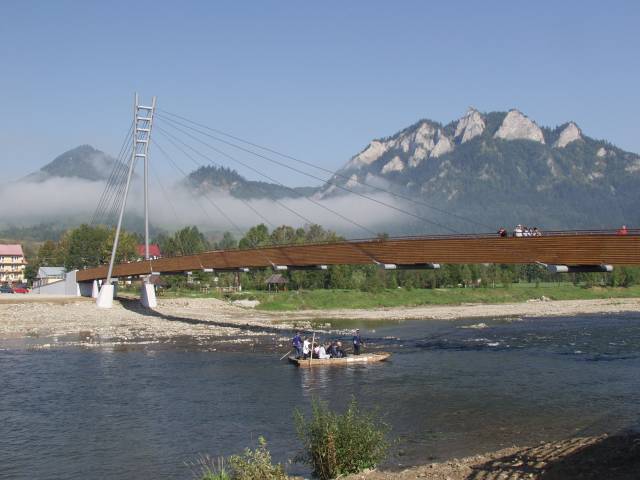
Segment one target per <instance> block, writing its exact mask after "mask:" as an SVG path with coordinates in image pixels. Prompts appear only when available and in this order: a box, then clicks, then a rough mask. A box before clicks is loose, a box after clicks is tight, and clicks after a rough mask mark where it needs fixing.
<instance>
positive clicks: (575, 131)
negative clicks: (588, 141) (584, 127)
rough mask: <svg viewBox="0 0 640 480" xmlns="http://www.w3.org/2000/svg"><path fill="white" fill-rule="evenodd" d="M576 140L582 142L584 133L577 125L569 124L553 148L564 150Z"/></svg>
mask: <svg viewBox="0 0 640 480" xmlns="http://www.w3.org/2000/svg"><path fill="white" fill-rule="evenodd" d="M576 140H582V132H581V130H580V128H578V126H577V125H576V124H575V123H573V122H569V124H568V125H567V126H566V127H564V128H563V129H562V132H560V136H559V137H558V140H556V142H555V143H554V144H553V146H554V147H557V148H564V147H566V146H567V145H569V144H570V143H571V142H575V141H576Z"/></svg>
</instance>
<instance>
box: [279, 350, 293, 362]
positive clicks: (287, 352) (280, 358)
mask: <svg viewBox="0 0 640 480" xmlns="http://www.w3.org/2000/svg"><path fill="white" fill-rule="evenodd" d="M290 353H291V350H289V351H288V352H287V353H285V354H284V355H282V357H280V360H282V359H283V358H284V357H286V356H287V355H289V354H290Z"/></svg>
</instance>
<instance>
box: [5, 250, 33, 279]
mask: <svg viewBox="0 0 640 480" xmlns="http://www.w3.org/2000/svg"><path fill="white" fill-rule="evenodd" d="M26 266H27V261H26V260H25V258H24V253H23V252H22V245H19V244H9V245H0V283H24V268H25V267H26Z"/></svg>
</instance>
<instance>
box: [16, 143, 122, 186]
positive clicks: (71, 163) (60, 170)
mask: <svg viewBox="0 0 640 480" xmlns="http://www.w3.org/2000/svg"><path fill="white" fill-rule="evenodd" d="M115 163H116V160H115V159H114V158H113V157H111V156H109V155H107V154H106V153H104V152H101V151H100V150H96V149H95V148H93V147H92V146H90V145H80V146H79V147H76V148H73V149H71V150H68V151H66V152H64V153H63V154H61V155H58V156H57V157H56V158H55V159H54V160H53V161H52V162H50V163H48V164H46V165H45V166H44V167H42V168H41V169H40V170H38V171H37V172H34V173H31V174H30V175H27V176H26V177H24V178H23V181H28V182H44V181H45V180H48V179H50V178H56V177H58V178H81V179H84V180H91V181H101V180H107V179H108V178H109V175H110V174H111V171H112V169H113V166H114V164H115Z"/></svg>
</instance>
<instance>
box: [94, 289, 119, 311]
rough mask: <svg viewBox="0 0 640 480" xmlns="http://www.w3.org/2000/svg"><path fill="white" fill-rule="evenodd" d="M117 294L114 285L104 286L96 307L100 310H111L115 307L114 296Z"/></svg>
mask: <svg viewBox="0 0 640 480" xmlns="http://www.w3.org/2000/svg"><path fill="white" fill-rule="evenodd" d="M114 293H115V287H114V285H113V283H111V284H106V283H105V284H103V285H102V288H101V289H100V293H98V297H97V298H96V305H97V306H98V308H111V307H112V306H113V295H114Z"/></svg>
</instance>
